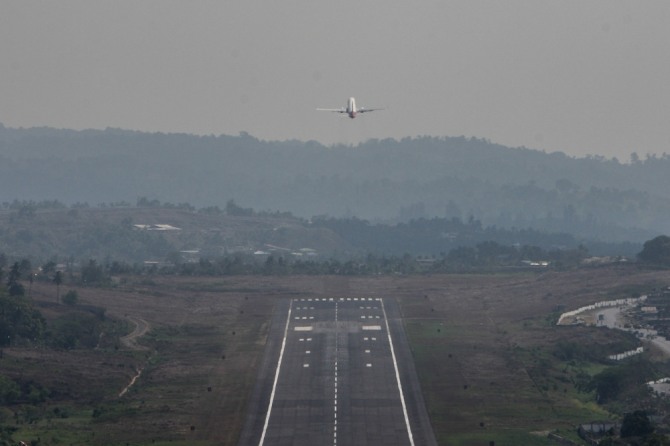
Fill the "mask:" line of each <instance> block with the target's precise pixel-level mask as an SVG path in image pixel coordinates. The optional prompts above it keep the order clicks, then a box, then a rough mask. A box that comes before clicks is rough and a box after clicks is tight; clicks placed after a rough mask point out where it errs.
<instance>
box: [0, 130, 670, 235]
mask: <svg viewBox="0 0 670 446" xmlns="http://www.w3.org/2000/svg"><path fill="white" fill-rule="evenodd" d="M669 173H670V157H669V156H667V155H665V154H664V155H662V156H661V157H654V156H652V157H646V158H645V159H640V158H639V157H638V156H637V155H635V154H633V155H632V156H631V162H630V163H621V162H619V161H618V160H616V159H605V158H603V157H598V156H594V157H587V158H574V157H569V156H567V155H565V154H563V153H560V152H555V153H544V152H540V151H535V150H530V149H527V148H510V147H505V146H502V145H498V144H494V143H491V142H489V141H486V140H480V139H468V138H464V137H450V138H434V137H417V138H405V139H402V140H392V139H388V140H370V141H367V142H365V143H362V144H359V145H357V146H331V147H326V146H323V145H321V144H319V143H317V142H314V141H307V142H301V141H261V140H258V139H256V138H254V137H252V136H251V135H248V134H246V133H242V134H240V135H239V136H226V135H221V136H194V135H186V134H163V133H143V132H133V131H124V130H119V129H107V130H103V131H101V130H86V131H73V130H57V129H50V128H30V129H13V128H7V127H4V126H1V125H0V202H5V203H9V202H11V201H13V200H16V199H18V200H36V201H41V200H59V201H61V202H63V203H66V204H73V203H83V202H86V203H89V204H91V205H97V204H99V203H115V202H121V201H126V202H130V203H135V201H136V200H137V199H138V197H148V198H150V199H154V198H155V199H157V200H160V201H162V202H170V203H189V204H190V205H192V206H196V207H203V206H220V207H223V206H225V204H226V203H227V202H229V201H230V200H235V202H236V203H238V204H240V205H241V206H243V207H250V208H253V209H255V210H269V211H282V212H283V211H288V212H291V213H293V214H294V215H296V216H299V217H304V218H310V217H313V216H324V215H327V216H333V217H357V218H361V219H367V220H369V221H371V222H385V223H391V224H393V223H398V222H406V221H409V220H411V219H417V218H432V217H440V218H447V219H450V218H459V219H462V220H464V221H465V220H468V219H469V218H471V217H473V218H475V219H478V220H481V222H482V224H483V225H485V226H497V227H501V228H534V229H537V230H540V231H546V232H562V233H571V234H574V235H576V236H578V237H587V238H590V239H595V240H600V241H604V242H623V241H630V242H634V243H640V242H642V241H644V240H647V239H649V238H651V237H653V236H655V235H658V234H660V233H669V232H670V175H669Z"/></svg>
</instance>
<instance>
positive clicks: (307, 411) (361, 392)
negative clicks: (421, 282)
mask: <svg viewBox="0 0 670 446" xmlns="http://www.w3.org/2000/svg"><path fill="white" fill-rule="evenodd" d="M239 444H240V446H251V445H254V446H264V445H272V446H275V445H295V446H299V445H305V446H307V445H310V446H311V445H333V446H337V445H338V444H339V445H347V446H349V445H361V446H365V445H380V444H384V445H402V446H414V445H422V446H423V445H435V444H436V442H435V439H434V436H433V433H432V430H431V428H430V423H429V421H428V416H427V414H426V411H425V407H424V404H423V398H422V396H421V393H420V388H419V385H418V380H417V378H416V373H415V370H414V367H413V363H412V360H411V354H410V352H409V348H408V346H407V342H406V339H405V336H404V332H403V330H402V323H401V320H400V318H399V317H398V310H397V306H396V303H395V301H394V300H391V299H379V298H355V297H354V298H319V299H309V298H304V299H292V300H290V301H287V302H285V303H283V305H282V306H281V307H280V308H279V311H277V312H276V313H275V317H274V320H273V323H272V328H271V332H270V335H269V338H268V345H267V349H266V354H265V358H264V363H263V364H262V366H261V369H260V371H259V377H258V381H257V385H256V388H255V390H254V395H253V397H252V400H251V403H250V410H249V414H248V417H247V423H246V426H245V428H244V430H243V432H242V435H241V438H240V442H239Z"/></svg>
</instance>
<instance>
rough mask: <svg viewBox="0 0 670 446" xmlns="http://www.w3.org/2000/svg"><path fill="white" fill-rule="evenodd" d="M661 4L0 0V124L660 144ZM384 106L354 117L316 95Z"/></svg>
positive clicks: (666, 28) (667, 53)
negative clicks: (319, 109) (337, 111)
mask: <svg viewBox="0 0 670 446" xmlns="http://www.w3.org/2000/svg"><path fill="white" fill-rule="evenodd" d="M669 82H670V2H668V1H667V0H658V1H656V0H650V1H643V2H633V1H629V0H592V1H589V0H561V1H558V0H556V1H543V0H506V1H493V0H490V1H477V0H474V1H473V0H467V1H466V0H463V1H448V0H435V1H428V0H420V1H416V0H414V1H410V0H407V1H405V0H337V1H318V0H282V1H276V2H275V1H260V0H216V1H181V0H180V1H169V0H155V1H142V0H132V1H126V0H113V1H112V0H110V1H91V0H80V1H72V0H59V1H30V0H15V1H12V0H1V1H0V122H2V123H4V124H5V126H8V127H32V126H51V127H59V128H73V129H83V128H105V127H120V128H125V129H137V130H143V131H161V132H186V133H196V134H217V135H218V134H222V133H223V134H231V135H236V134H238V133H239V132H241V131H245V132H248V133H250V134H252V135H253V136H256V137H258V138H261V139H268V140H275V139H279V140H284V139H299V140H311V139H314V140H317V141H320V142H323V143H326V144H331V143H339V142H343V143H356V142H358V141H361V140H366V139H368V138H389V137H390V138H396V139H398V138H402V137H406V136H418V135H433V136H459V135H465V136H475V137H478V138H487V139H490V140H491V141H493V142H498V143H501V144H505V145H510V146H522V145H523V146H526V147H529V148H535V149H541V150H546V151H548V152H552V151H557V150H560V151H563V152H566V153H568V154H571V155H580V156H581V155H584V154H599V155H604V156H606V157H613V156H616V157H618V158H619V159H620V160H621V161H627V160H628V159H629V155H630V153H631V152H633V151H636V152H637V153H638V154H640V155H641V156H644V154H646V153H663V152H669V153H670V124H669V123H668V118H669V117H670V87H669V86H668V83H669ZM349 96H355V97H356V100H357V103H358V105H359V106H360V105H364V106H382V107H387V110H385V111H380V112H375V113H370V114H365V115H363V116H359V117H358V118H356V119H354V120H351V119H348V118H346V117H345V116H344V115H339V114H335V113H327V112H317V111H315V108H316V107H341V106H344V105H345V103H346V100H347V98H348V97H349Z"/></svg>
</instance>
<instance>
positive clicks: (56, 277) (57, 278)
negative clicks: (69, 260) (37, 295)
mask: <svg viewBox="0 0 670 446" xmlns="http://www.w3.org/2000/svg"><path fill="white" fill-rule="evenodd" d="M53 282H54V283H55V284H56V302H60V286H61V284H62V283H63V273H62V272H60V271H56V274H54V280H53Z"/></svg>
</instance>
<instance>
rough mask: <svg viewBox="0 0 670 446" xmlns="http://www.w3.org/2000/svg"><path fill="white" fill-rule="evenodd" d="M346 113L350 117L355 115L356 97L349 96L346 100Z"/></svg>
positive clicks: (352, 117)
mask: <svg viewBox="0 0 670 446" xmlns="http://www.w3.org/2000/svg"><path fill="white" fill-rule="evenodd" d="M347 115H349V117H350V118H351V119H354V118H355V117H356V99H354V98H349V100H348V101H347Z"/></svg>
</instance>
